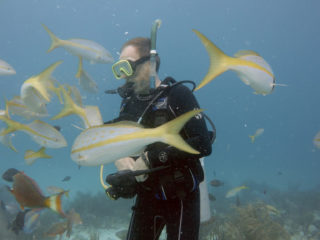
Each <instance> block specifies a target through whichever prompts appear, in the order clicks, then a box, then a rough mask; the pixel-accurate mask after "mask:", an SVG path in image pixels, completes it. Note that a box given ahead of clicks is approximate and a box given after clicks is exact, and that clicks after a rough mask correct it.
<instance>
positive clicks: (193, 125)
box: [114, 78, 212, 240]
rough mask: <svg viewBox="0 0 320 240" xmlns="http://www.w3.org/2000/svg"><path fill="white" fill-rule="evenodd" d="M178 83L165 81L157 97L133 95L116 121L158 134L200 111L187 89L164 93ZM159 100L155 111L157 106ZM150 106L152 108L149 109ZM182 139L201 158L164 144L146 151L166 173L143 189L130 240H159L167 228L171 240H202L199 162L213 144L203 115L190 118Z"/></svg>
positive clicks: (179, 87)
mask: <svg viewBox="0 0 320 240" xmlns="http://www.w3.org/2000/svg"><path fill="white" fill-rule="evenodd" d="M172 81H174V80H173V79H172V78H167V79H165V80H164V81H163V82H162V84H161V86H160V87H158V88H157V89H156V90H155V92H154V93H153V94H152V95H146V96H136V95H134V94H133V95H131V96H129V97H126V98H124V99H123V102H122V105H121V110H120V115H119V117H118V118H117V119H115V120H114V121H121V120H130V121H135V122H136V121H138V119H139V118H140V117H141V115H142V114H143V112H144V111H145V109H146V108H147V111H146V112H145V114H144V115H143V117H142V121H141V124H142V125H143V126H144V127H147V128H148V127H150V128H154V127H157V126H159V125H162V124H163V123H165V122H168V121H170V120H172V119H174V118H176V117H177V116H179V115H181V114H183V113H186V112H188V111H191V110H193V109H198V108H199V105H198V103H197V101H196V99H195V97H194V95H193V93H192V91H191V90H190V89H189V88H188V87H186V86H185V85H183V84H177V85H176V86H173V87H163V86H164V84H166V83H167V84H169V83H170V82H172ZM154 99H156V100H155V101H154V102H153V104H151V105H150V102H152V100H154ZM148 105H150V106H149V107H148ZM180 134H181V135H182V137H183V138H184V139H185V141H186V142H188V143H189V144H190V145H191V146H192V147H193V148H195V149H196V150H198V151H199V152H200V154H199V155H193V154H189V153H186V152H183V151H180V150H178V149H176V148H174V147H171V146H168V145H166V144H163V143H154V144H150V145H149V146H148V147H147V149H146V151H147V152H148V159H149V164H150V167H151V168H154V167H159V166H163V165H167V166H169V167H168V168H167V169H165V170H162V171H159V172H156V173H152V174H149V177H148V179H147V180H146V181H145V182H143V183H139V184H138V185H139V187H138V193H137V198H136V203H135V206H134V207H133V214H132V218H131V222H130V227H129V231H128V235H127V240H145V239H146V240H153V239H158V238H159V235H160V233H161V231H162V229H163V227H164V226H165V225H166V231H167V239H168V240H189V239H190V240H197V239H198V235H199V224H200V191H199V183H200V182H202V181H203V169H202V166H201V164H200V161H199V159H200V158H201V157H203V156H208V155H210V153H211V138H210V137H212V136H210V134H209V132H208V129H207V126H206V123H205V119H204V116H203V114H201V113H200V114H198V115H196V116H195V117H193V118H191V119H190V120H189V121H188V122H187V123H186V125H185V126H184V128H183V129H182V130H181V132H180Z"/></svg>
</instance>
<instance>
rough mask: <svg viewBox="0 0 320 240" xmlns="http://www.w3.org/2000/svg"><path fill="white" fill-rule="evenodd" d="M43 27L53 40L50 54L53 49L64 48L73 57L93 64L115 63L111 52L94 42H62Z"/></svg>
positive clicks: (85, 40)
mask: <svg viewBox="0 0 320 240" xmlns="http://www.w3.org/2000/svg"><path fill="white" fill-rule="evenodd" d="M42 26H43V27H44V29H45V30H46V31H47V32H48V34H49V36H50V38H51V40H52V42H51V46H50V48H49V49H48V52H51V51H52V50H53V49H55V48H57V47H63V48H64V49H65V50H67V51H68V52H69V53H71V54H72V55H75V56H78V57H83V58H84V59H86V60H88V61H90V62H91V63H112V62H113V61H114V59H113V57H112V55H111V54H110V53H109V51H108V50H107V49H105V48H104V47H103V46H101V45H100V44H98V43H96V42H94V41H91V40H87V39H80V38H72V39H69V40H62V39H59V38H58V37H56V36H55V35H54V34H53V33H52V32H51V31H50V30H49V29H48V28H47V26H45V25H44V24H42Z"/></svg>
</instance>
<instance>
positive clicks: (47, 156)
mask: <svg viewBox="0 0 320 240" xmlns="http://www.w3.org/2000/svg"><path fill="white" fill-rule="evenodd" d="M45 151H46V148H45V147H41V148H40V150H39V156H40V158H52V157H51V156H49V155H48V154H46V153H45Z"/></svg>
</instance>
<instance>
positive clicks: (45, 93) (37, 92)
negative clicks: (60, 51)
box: [20, 61, 62, 114]
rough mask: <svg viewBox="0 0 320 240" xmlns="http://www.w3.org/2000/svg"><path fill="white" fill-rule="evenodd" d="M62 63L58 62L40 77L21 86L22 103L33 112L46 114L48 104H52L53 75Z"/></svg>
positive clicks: (34, 77) (39, 75) (35, 77)
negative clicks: (50, 92) (50, 89)
mask: <svg viewBox="0 0 320 240" xmlns="http://www.w3.org/2000/svg"><path fill="white" fill-rule="evenodd" d="M61 63H62V61H59V62H56V63H54V64H52V65H50V66H49V67H48V68H46V69H45V70H44V71H43V72H41V73H40V74H38V75H35V76H32V77H31V78H29V79H27V80H26V81H25V82H24V83H23V84H22V86H21V90H20V96H21V99H22V101H23V102H24V104H25V105H27V107H28V108H30V109H31V110H32V111H34V112H37V113H41V114H45V113H47V110H46V103H47V102H50V94H49V88H50V87H52V78H51V74H52V72H53V71H54V70H55V69H56V67H57V66H59V65H60V64H61Z"/></svg>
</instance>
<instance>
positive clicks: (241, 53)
mask: <svg viewBox="0 0 320 240" xmlns="http://www.w3.org/2000/svg"><path fill="white" fill-rule="evenodd" d="M248 55H253V56H260V55H259V54H258V53H256V52H255V51H252V50H239V51H238V52H236V53H235V54H234V56H235V57H237V58H241V57H243V56H248Z"/></svg>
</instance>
